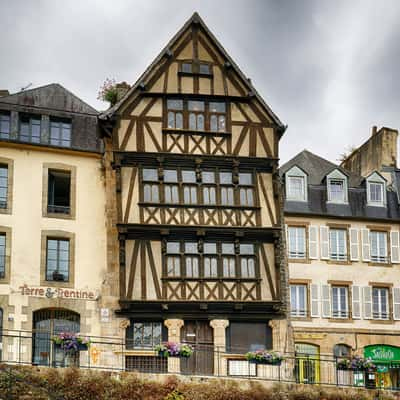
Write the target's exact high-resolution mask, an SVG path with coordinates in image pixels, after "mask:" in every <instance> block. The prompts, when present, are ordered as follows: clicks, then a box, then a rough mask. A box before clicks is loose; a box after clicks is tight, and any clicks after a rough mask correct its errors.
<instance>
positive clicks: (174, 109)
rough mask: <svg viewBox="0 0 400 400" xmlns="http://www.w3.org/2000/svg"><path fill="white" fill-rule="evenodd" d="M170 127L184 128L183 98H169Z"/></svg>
mask: <svg viewBox="0 0 400 400" xmlns="http://www.w3.org/2000/svg"><path fill="white" fill-rule="evenodd" d="M167 109H168V128H172V129H182V128H183V113H182V110H183V100H172V99H170V100H167Z"/></svg>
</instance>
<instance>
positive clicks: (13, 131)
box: [10, 111, 19, 140]
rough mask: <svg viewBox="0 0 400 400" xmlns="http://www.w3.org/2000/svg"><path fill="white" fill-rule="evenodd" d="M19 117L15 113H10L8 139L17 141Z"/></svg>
mask: <svg viewBox="0 0 400 400" xmlns="http://www.w3.org/2000/svg"><path fill="white" fill-rule="evenodd" d="M18 127H19V115H18V112H17V111H11V124H10V139H13V140H17V139H18Z"/></svg>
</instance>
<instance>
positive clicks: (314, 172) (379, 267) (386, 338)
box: [280, 127, 400, 388]
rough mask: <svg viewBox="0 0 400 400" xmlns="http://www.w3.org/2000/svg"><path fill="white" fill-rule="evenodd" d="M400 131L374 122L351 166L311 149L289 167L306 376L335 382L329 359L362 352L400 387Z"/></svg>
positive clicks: (381, 382) (292, 251)
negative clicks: (378, 126) (399, 148)
mask: <svg viewBox="0 0 400 400" xmlns="http://www.w3.org/2000/svg"><path fill="white" fill-rule="evenodd" d="M397 136H398V133H397V131H395V130H392V129H389V128H381V129H380V130H377V129H376V128H375V127H374V128H373V130H372V135H371V137H370V138H369V139H368V140H367V141H366V142H365V143H364V144H363V145H362V146H360V147H359V148H357V149H356V150H354V151H353V152H352V153H351V154H350V155H349V156H348V157H347V158H346V159H345V160H344V161H343V162H342V164H341V165H335V164H333V163H331V162H329V161H327V160H324V159H322V158H321V157H318V156H317V155H315V154H312V153H310V152H308V151H306V150H304V151H302V152H301V153H299V154H298V155H297V156H296V157H294V158H293V159H291V160H290V161H289V162H287V163H286V164H284V165H283V166H282V167H281V168H280V174H281V175H282V177H283V180H284V182H285V192H286V194H285V205H284V213H285V223H286V231H287V256H288V262H289V284H290V310H291V320H292V325H293V329H294V340H295V349H296V353H297V355H298V362H297V379H298V380H299V381H300V382H318V381H321V382H327V381H332V382H335V377H334V375H335V374H336V369H335V368H329V364H328V363H326V362H325V363H320V361H319V360H320V359H322V358H324V357H325V358H326V357H328V358H329V359H331V358H332V357H341V356H352V355H355V354H357V355H360V356H362V357H366V358H367V357H371V358H372V360H373V361H374V362H375V363H376V364H377V365H378V369H377V372H376V373H375V374H369V375H371V376H369V377H368V379H372V380H373V381H375V384H376V385H378V386H384V387H397V388H398V387H399V386H400V370H399V365H398V363H395V362H394V361H398V360H399V359H400V347H399V339H398V338H399V334H400V280H399V278H400V275H399V272H398V269H399V268H400V253H399V251H400V250H399V222H400V207H399V195H400V180H399V178H400V170H398V169H397V164H396V159H397ZM303 355H304V357H303ZM305 355H307V357H306V356H305ZM310 356H311V358H310ZM339 372H340V376H339V383H346V384H362V382H363V380H364V379H367V378H366V377H365V376H364V375H363V374H362V373H361V374H360V373H353V372H348V371H339Z"/></svg>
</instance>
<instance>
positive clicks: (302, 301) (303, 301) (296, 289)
mask: <svg viewBox="0 0 400 400" xmlns="http://www.w3.org/2000/svg"><path fill="white" fill-rule="evenodd" d="M290 315H291V316H292V317H306V316H307V285H290Z"/></svg>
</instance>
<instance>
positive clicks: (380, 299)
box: [372, 287, 389, 319]
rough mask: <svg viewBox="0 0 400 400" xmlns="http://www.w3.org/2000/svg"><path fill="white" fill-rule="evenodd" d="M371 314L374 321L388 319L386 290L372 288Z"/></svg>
mask: <svg viewBox="0 0 400 400" xmlns="http://www.w3.org/2000/svg"><path fill="white" fill-rule="evenodd" d="M372 314H373V318H374V319H389V289H388V288H382V287H374V288H372Z"/></svg>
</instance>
